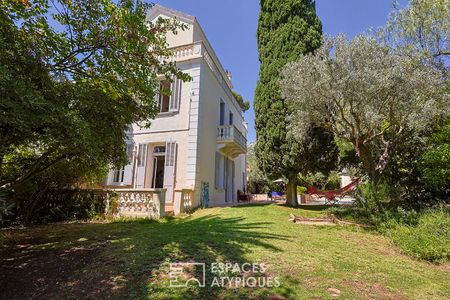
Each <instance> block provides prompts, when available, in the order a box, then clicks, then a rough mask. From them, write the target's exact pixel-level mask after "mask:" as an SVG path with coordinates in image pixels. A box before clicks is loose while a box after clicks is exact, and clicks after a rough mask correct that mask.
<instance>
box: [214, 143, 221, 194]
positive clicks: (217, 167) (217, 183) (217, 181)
mask: <svg viewBox="0 0 450 300" xmlns="http://www.w3.org/2000/svg"><path fill="white" fill-rule="evenodd" d="M214 175H215V177H214V178H215V188H216V189H218V188H220V154H219V152H217V151H216V161H215V174H214Z"/></svg>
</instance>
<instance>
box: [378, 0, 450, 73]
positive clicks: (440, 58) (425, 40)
mask: <svg viewBox="0 0 450 300" xmlns="http://www.w3.org/2000/svg"><path fill="white" fill-rule="evenodd" d="M449 15H450V4H449V3H448V0H411V1H409V3H408V5H407V6H406V7H405V8H402V9H397V10H395V11H394V12H393V13H392V14H391V15H390V17H389V20H388V23H387V25H386V27H385V28H384V30H383V35H384V38H385V39H386V40H388V41H389V42H390V43H391V44H393V45H394V46H395V47H397V48H400V49H402V51H407V52H412V53H420V54H422V55H424V56H425V57H431V58H432V59H433V60H435V62H436V63H437V65H438V66H439V65H440V66H443V65H445V59H446V58H448V57H449V56H450V37H449V34H448V33H449V32H450V18H449Z"/></svg>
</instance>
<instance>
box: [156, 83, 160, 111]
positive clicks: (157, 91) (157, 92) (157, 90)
mask: <svg viewBox="0 0 450 300" xmlns="http://www.w3.org/2000/svg"><path fill="white" fill-rule="evenodd" d="M160 94H161V83H160V82H158V84H157V88H156V92H155V97H154V101H155V103H156V105H157V106H158V107H160V105H161V103H159V102H160V99H159V96H160Z"/></svg>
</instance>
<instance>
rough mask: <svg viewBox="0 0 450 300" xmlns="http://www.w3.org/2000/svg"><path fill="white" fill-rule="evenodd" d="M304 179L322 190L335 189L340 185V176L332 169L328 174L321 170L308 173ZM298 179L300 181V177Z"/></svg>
mask: <svg viewBox="0 0 450 300" xmlns="http://www.w3.org/2000/svg"><path fill="white" fill-rule="evenodd" d="M304 180H306V181H307V182H308V183H309V184H311V185H313V186H315V187H317V188H319V189H322V190H335V189H338V188H339V187H340V185H341V177H340V176H339V173H338V172H336V171H332V172H330V173H329V174H324V173H322V172H316V173H312V174H308V175H307V176H305V177H304ZM299 181H300V182H301V179H300V180H299Z"/></svg>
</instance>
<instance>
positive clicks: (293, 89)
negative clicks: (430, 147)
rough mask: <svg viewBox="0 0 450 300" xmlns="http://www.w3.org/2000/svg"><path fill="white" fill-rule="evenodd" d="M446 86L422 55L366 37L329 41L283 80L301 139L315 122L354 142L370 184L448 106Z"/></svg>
mask: <svg viewBox="0 0 450 300" xmlns="http://www.w3.org/2000/svg"><path fill="white" fill-rule="evenodd" d="M446 86H447V85H446V78H445V77H443V76H442V72H441V71H440V70H439V69H436V68H434V67H433V65H432V64H430V63H429V62H428V61H426V60H423V59H422V57H421V56H418V55H416V56H414V55H404V53H402V52H399V51H397V50H396V49H393V48H390V47H389V45H387V44H383V43H380V42H379V41H378V40H377V39H376V38H374V37H371V36H364V35H360V36H357V37H356V38H354V39H353V40H351V41H348V40H347V39H346V38H345V36H338V37H337V38H334V39H326V40H325V41H324V44H323V45H322V47H321V48H319V49H318V50H317V51H316V53H315V54H314V55H312V54H311V55H305V56H302V57H300V58H299V59H298V60H297V61H296V62H292V63H289V64H288V65H287V66H286V67H285V68H284V70H283V79H282V82H281V87H282V91H283V95H284V97H286V99H288V100H289V101H291V102H292V104H293V105H295V107H296V109H295V111H294V112H293V115H292V117H291V118H292V120H294V122H293V124H292V127H291V129H292V134H293V135H295V136H296V137H297V138H298V139H299V140H302V139H303V138H304V136H305V132H308V130H309V128H310V126H311V125H310V124H311V122H312V123H314V124H315V125H316V126H323V127H325V128H328V129H329V130H332V131H333V133H334V135H335V137H336V138H338V139H340V140H342V141H345V142H347V143H350V144H352V146H353V148H354V149H355V151H356V153H357V155H358V156H359V158H360V160H361V162H362V166H363V168H364V171H365V172H366V174H367V175H368V176H369V177H370V179H371V180H373V181H377V180H379V179H380V177H381V176H382V174H383V172H384V171H385V169H386V166H387V165H388V164H389V162H390V159H391V156H392V155H393V153H394V152H395V148H396V147H397V146H398V145H399V144H400V143H401V142H402V141H404V139H405V138H407V137H409V136H411V135H412V133H413V132H414V131H418V130H423V129H424V128H426V127H427V126H428V125H429V124H430V122H431V121H432V120H433V118H435V117H437V116H439V115H441V114H442V113H443V112H444V110H445V109H446V107H448V99H447V98H446V97H445V96H444V95H445V93H446ZM336 95H338V96H336ZM328 115H329V116H333V117H332V118H327V117H326V116H328Z"/></svg>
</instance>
